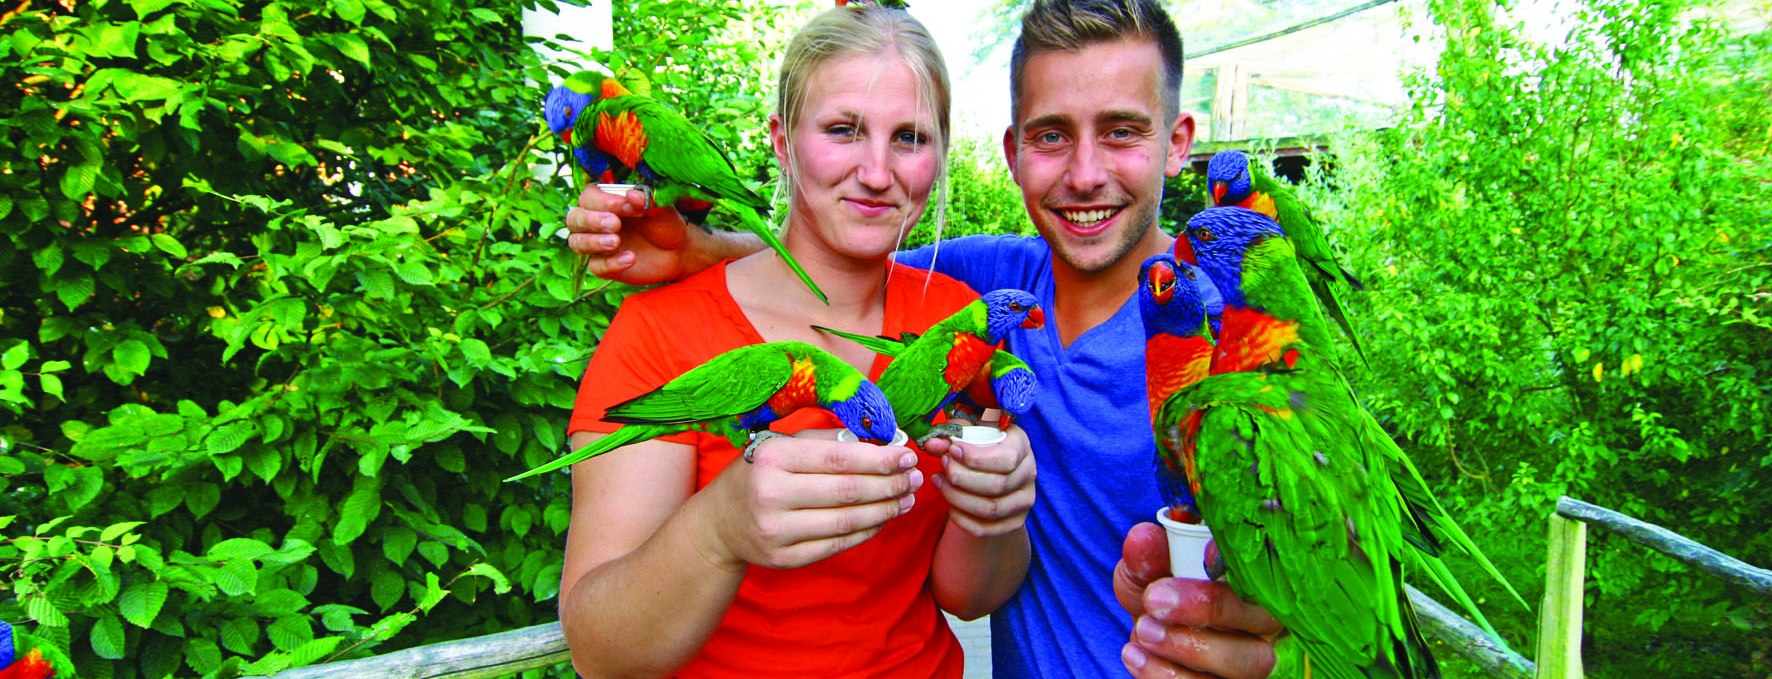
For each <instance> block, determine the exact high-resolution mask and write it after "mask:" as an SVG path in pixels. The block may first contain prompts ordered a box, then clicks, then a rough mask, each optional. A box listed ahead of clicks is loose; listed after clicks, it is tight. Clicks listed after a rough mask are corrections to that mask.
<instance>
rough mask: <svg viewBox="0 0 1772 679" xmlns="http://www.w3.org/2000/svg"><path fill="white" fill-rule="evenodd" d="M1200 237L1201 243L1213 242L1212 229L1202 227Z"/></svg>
mask: <svg viewBox="0 0 1772 679" xmlns="http://www.w3.org/2000/svg"><path fill="white" fill-rule="evenodd" d="M1199 236H1200V241H1201V242H1206V241H1210V240H1212V229H1208V228H1204V227H1201V229H1200V233H1199Z"/></svg>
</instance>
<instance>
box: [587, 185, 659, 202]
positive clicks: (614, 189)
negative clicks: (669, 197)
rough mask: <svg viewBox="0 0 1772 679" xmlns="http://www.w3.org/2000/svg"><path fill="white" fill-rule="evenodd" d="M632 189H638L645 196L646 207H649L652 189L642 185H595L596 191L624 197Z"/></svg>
mask: <svg viewBox="0 0 1772 679" xmlns="http://www.w3.org/2000/svg"><path fill="white" fill-rule="evenodd" d="M634 189H639V190H640V192H641V193H644V194H646V206H647V207H651V206H652V189H651V188H649V187H647V186H646V185H644V184H598V185H597V190H599V191H602V192H604V193H608V194H612V195H617V196H626V195H628V191H632V190H634Z"/></svg>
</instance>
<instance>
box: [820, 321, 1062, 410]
mask: <svg viewBox="0 0 1772 679" xmlns="http://www.w3.org/2000/svg"><path fill="white" fill-rule="evenodd" d="M812 327H813V329H815V330H819V331H822V332H827V333H830V334H832V335H836V336H838V337H841V338H843V339H846V340H850V341H852V342H855V343H856V344H860V345H862V346H864V347H867V349H868V350H869V351H872V352H874V353H876V354H880V355H882V356H891V357H894V358H896V357H897V356H898V355H899V354H900V353H903V352H904V348H905V347H906V346H908V345H910V344H911V343H913V342H916V341H917V337H919V335H918V334H917V333H914V332H907V333H904V334H903V335H900V336H899V339H892V338H891V337H884V336H879V337H869V336H867V335H858V334H855V333H852V332H843V331H842V330H833V329H831V328H826V327H823V326H817V325H815V326H812ZM1038 387H1039V384H1038V381H1037V380H1036V379H1035V378H1034V369H1033V368H1030V367H1028V364H1027V361H1023V360H1021V359H1019V358H1016V357H1015V354H1011V353H1009V352H1007V351H1004V350H1002V349H998V350H997V351H996V353H994V354H991V358H990V360H988V361H985V362H984V365H983V366H980V367H979V369H978V374H977V375H974V376H973V377H972V379H971V380H970V381H969V382H968V383H967V385H966V387H965V388H964V389H963V390H961V391H960V393H959V394H958V395H957V396H956V397H955V398H954V401H953V403H951V404H949V412H948V413H947V415H948V419H950V420H951V419H954V418H955V417H962V418H965V419H969V420H971V421H973V422H979V421H980V420H979V418H981V417H983V416H984V411H985V410H986V409H990V408H996V409H998V410H1000V411H1002V413H1003V416H1002V419H1001V420H999V421H998V423H997V428H999V429H1008V428H1009V425H1010V424H1011V422H1012V420H1013V418H1017V417H1021V416H1023V415H1026V414H1028V411H1030V410H1033V407H1034V396H1035V394H1036V393H1037V391H1038Z"/></svg>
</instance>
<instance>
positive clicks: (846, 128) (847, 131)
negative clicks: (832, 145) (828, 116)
mask: <svg viewBox="0 0 1772 679" xmlns="http://www.w3.org/2000/svg"><path fill="white" fill-rule="evenodd" d="M824 133H825V134H828V135H830V136H833V137H842V138H845V139H847V138H850V137H854V136H855V126H853V125H831V126H829V127H826V128H824Z"/></svg>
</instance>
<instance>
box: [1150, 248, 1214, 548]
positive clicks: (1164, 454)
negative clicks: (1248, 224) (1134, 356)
mask: <svg viewBox="0 0 1772 679" xmlns="http://www.w3.org/2000/svg"><path fill="white" fill-rule="evenodd" d="M1185 240H1187V239H1186V237H1185V236H1184V237H1182V238H1180V239H1177V242H1182V241H1185ZM1194 276H1195V274H1194V270H1193V269H1192V268H1189V267H1186V266H1182V265H1181V264H1180V263H1179V262H1177V261H1176V259H1175V257H1174V256H1172V255H1170V254H1169V253H1162V254H1158V255H1153V256H1152V257H1151V258H1150V259H1147V260H1144V264H1143V265H1141V266H1140V267H1139V270H1138V310H1139V313H1140V314H1141V315H1142V316H1143V317H1144V337H1145V340H1144V375H1145V393H1146V396H1147V398H1148V399H1149V403H1150V409H1151V431H1152V433H1153V434H1155V435H1156V439H1157V489H1158V490H1159V491H1161V492H1162V494H1163V501H1164V503H1165V504H1167V505H1168V506H1169V510H1170V517H1171V518H1174V519H1175V520H1177V521H1181V522H1183V523H1199V521H1200V510H1199V508H1198V507H1197V506H1196V505H1195V503H1194V494H1193V490H1192V489H1191V488H1190V487H1189V486H1188V483H1187V475H1186V473H1185V471H1184V470H1183V468H1182V463H1181V457H1180V454H1179V450H1180V448H1179V442H1178V441H1177V440H1176V439H1175V437H1173V436H1171V435H1169V432H1171V431H1173V430H1174V429H1175V427H1176V425H1178V424H1179V422H1164V421H1162V420H1161V419H1159V418H1160V417H1162V416H1163V414H1164V413H1163V402H1164V401H1167V400H1169V397H1170V396H1174V395H1175V393H1176V392H1178V391H1181V389H1182V387H1186V386H1188V385H1190V384H1193V383H1195V382H1199V381H1200V380H1202V379H1205V378H1206V371H1207V369H1208V367H1209V366H1210V364H1211V362H1212V340H1211V339H1210V338H1209V335H1210V333H1209V332H1208V331H1207V330H1206V306H1205V304H1204V303H1203V302H1201V300H1200V290H1199V288H1197V287H1195V286H1194ZM1177 414H1179V413H1170V415H1171V416H1173V415H1177Z"/></svg>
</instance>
